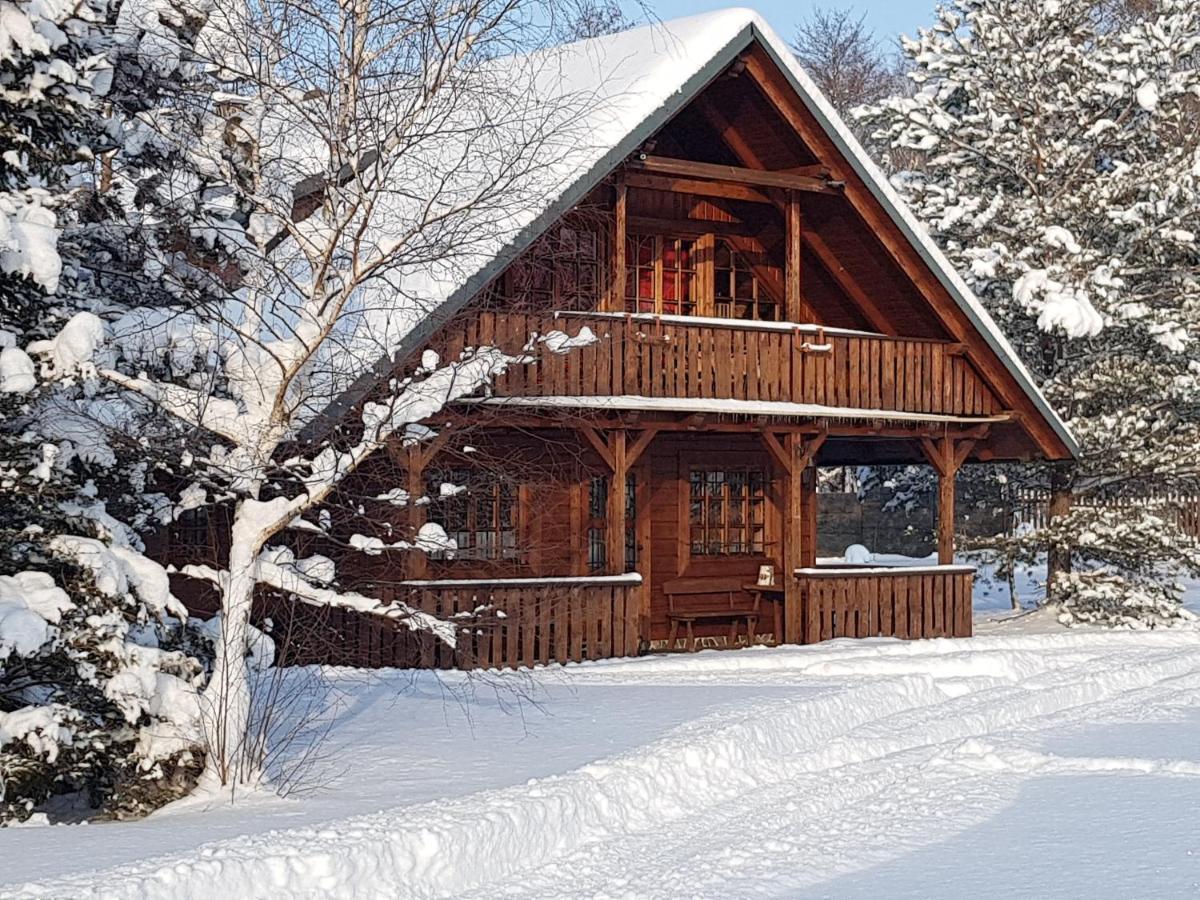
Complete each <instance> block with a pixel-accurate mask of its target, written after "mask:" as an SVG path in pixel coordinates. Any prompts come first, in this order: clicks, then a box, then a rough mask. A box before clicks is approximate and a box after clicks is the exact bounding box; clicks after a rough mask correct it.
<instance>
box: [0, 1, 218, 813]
mask: <svg viewBox="0 0 1200 900" xmlns="http://www.w3.org/2000/svg"><path fill="white" fill-rule="evenodd" d="M109 12H110V10H109V6H108V4H107V3H105V2H87V0H85V2H74V3H60V2H54V0H31V2H22V0H17V2H10V0H4V2H0V85H2V86H3V90H0V822H4V821H7V820H9V819H12V818H17V819H21V818H25V817H26V816H28V815H29V814H30V813H31V811H32V810H33V809H34V807H36V806H37V805H38V804H40V803H42V802H43V801H45V800H47V799H49V798H50V797H51V796H52V795H55V794H61V793H70V792H80V793H83V794H85V795H86V797H85V799H87V800H88V801H90V802H91V803H92V804H93V805H95V806H103V807H105V808H106V809H107V810H108V811H109V812H110V813H113V814H119V813H120V812H126V813H134V812H137V811H141V810H144V809H145V808H146V807H147V805H149V806H153V805H154V804H155V803H157V802H161V801H162V800H164V799H168V798H169V796H170V795H171V791H170V790H167V791H165V792H164V791H163V790H162V788H163V785H164V783H165V782H168V781H173V782H174V783H175V784H176V787H177V790H178V789H186V786H187V778H186V777H184V778H182V779H181V778H179V775H180V774H181V773H186V771H187V770H188V769H189V768H195V767H198V763H199V757H198V756H196V755H194V752H193V751H198V750H199V749H200V746H201V742H200V731H199V724H200V722H199V706H198V697H199V693H198V687H199V683H200V680H201V679H202V665H201V663H200V661H199V660H197V659H196V658H195V657H194V656H193V655H191V654H190V653H188V652H185V651H184V650H182V649H180V648H179V647H173V645H177V644H181V643H182V641H183V640H184V632H185V630H186V628H187V626H186V618H187V617H186V612H185V611H184V609H183V607H182V605H181V604H180V603H179V602H178V601H177V600H176V599H175V598H174V597H172V596H171V594H170V591H169V588H168V579H167V574H166V572H165V571H164V570H163V569H162V568H161V567H159V566H157V565H155V564H154V563H152V562H151V561H150V560H148V559H146V558H145V557H144V556H143V555H142V554H141V552H140V550H141V544H140V541H139V539H138V538H137V536H136V534H135V533H134V532H133V530H132V529H130V528H128V527H127V526H126V525H124V524H123V523H122V522H120V521H118V520H117V519H116V518H114V517H113V515H112V514H111V511H110V509H109V506H108V502H107V501H108V500H112V499H117V498H123V499H124V500H128V501H129V502H128V503H125V504H124V505H125V506H126V508H127V510H128V511H129V512H131V513H134V514H137V512H138V510H137V508H138V507H139V506H141V507H142V509H141V512H142V513H143V514H145V513H146V512H148V511H149V510H148V509H147V507H146V506H145V504H144V503H142V502H141V500H143V499H145V498H135V497H133V496H131V495H133V494H136V493H140V492H139V491H138V488H137V486H138V485H139V483H140V482H141V481H142V480H144V477H145V473H146V466H145V463H144V462H142V461H140V460H137V459H136V458H134V456H132V455H129V454H125V455H123V456H122V458H118V453H117V451H116V450H114V448H113V446H112V445H110V444H109V443H107V441H106V440H105V439H104V437H103V435H102V434H100V433H99V432H98V430H97V429H96V428H95V426H94V424H93V423H92V422H91V421H90V416H91V415H93V414H99V415H103V416H106V417H107V418H108V419H110V420H113V419H119V418H120V417H121V416H122V415H124V414H126V413H128V412H129V410H128V408H127V407H125V406H123V405H122V404H120V403H116V404H112V405H108V406H103V407H102V406H98V405H96V404H95V401H94V399H93V398H91V397H89V396H88V395H87V393H86V392H85V391H84V390H83V388H82V386H81V385H80V384H79V383H77V382H75V381H73V380H71V379H69V378H68V379H63V380H61V381H56V382H53V383H50V382H47V381H45V380H42V379H39V377H38V372H37V367H36V365H35V363H34V360H33V358H31V356H30V351H32V352H34V353H35V355H36V353H37V351H38V349H39V348H41V349H43V350H45V351H46V352H47V354H48V356H49V357H50V358H51V359H52V360H53V363H52V364H53V365H56V366H58V367H59V368H60V369H62V370H63V372H64V374H71V375H73V374H74V372H73V371H72V372H70V373H67V372H66V370H67V369H68V368H71V363H70V360H71V358H72V354H74V353H76V352H78V351H80V350H81V349H85V348H86V346H87V344H88V334H89V327H88V326H89V324H90V320H89V319H87V318H82V319H77V318H75V315H76V313H77V311H78V310H77V308H76V306H75V303H74V300H75V299H76V298H74V297H73V296H72V292H71V291H70V290H69V289H66V288H65V284H66V283H67V282H69V281H70V280H71V273H72V272H73V270H74V268H75V266H76V265H77V264H78V259H77V258H75V257H73V256H72V255H71V254H70V253H67V254H65V258H64V253H63V252H62V248H60V246H59V242H60V236H61V234H62V232H63V231H64V230H65V229H68V228H70V227H72V224H73V223H74V222H75V206H76V199H77V198H76V191H75V187H76V185H75V184H74V183H73V181H72V179H73V178H74V176H75V175H77V174H78V173H79V172H80V171H81V169H83V168H85V167H86V166H87V165H89V164H90V162H91V161H92V159H93V155H94V151H93V148H94V147H95V146H96V145H97V143H99V142H102V141H103V140H104V135H103V132H104V123H103V118H102V110H101V103H102V101H103V97H104V94H105V92H106V90H107V88H108V85H109V83H110V81H111V74H112V72H111V65H110V60H109V57H108V53H107V49H108V46H109V35H108V34H107V33H106V28H105V25H106V20H107V19H108V16H109ZM114 486H121V487H120V488H119V490H109V489H111V488H113V487H114ZM118 505H121V501H120V500H118ZM151 792H153V793H154V796H151Z"/></svg>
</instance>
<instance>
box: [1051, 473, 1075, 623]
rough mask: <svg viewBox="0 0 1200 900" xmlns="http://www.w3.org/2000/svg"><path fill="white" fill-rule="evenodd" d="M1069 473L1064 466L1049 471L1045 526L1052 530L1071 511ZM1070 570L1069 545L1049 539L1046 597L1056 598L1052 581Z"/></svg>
mask: <svg viewBox="0 0 1200 900" xmlns="http://www.w3.org/2000/svg"><path fill="white" fill-rule="evenodd" d="M1071 475H1072V472H1071V470H1070V469H1068V468H1067V467H1065V466H1055V467H1054V468H1053V469H1052V470H1051V472H1050V510H1049V521H1048V522H1047V526H1048V527H1049V528H1050V529H1051V530H1052V531H1053V529H1054V528H1055V526H1056V525H1058V524H1059V523H1060V522H1061V521H1062V519H1064V518H1065V517H1066V516H1067V515H1069V514H1070V512H1071V500H1072V495H1071ZM1070 571H1071V547H1070V545H1068V544H1060V543H1058V542H1055V541H1051V543H1050V546H1049V548H1048V549H1047V552H1046V599H1047V600H1050V601H1053V600H1055V599H1057V598H1056V596H1055V594H1056V592H1055V589H1054V582H1055V580H1056V578H1057V577H1058V576H1059V575H1066V574H1067V573H1069V572H1070Z"/></svg>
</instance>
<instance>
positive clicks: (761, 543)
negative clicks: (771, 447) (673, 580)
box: [682, 462, 772, 560]
mask: <svg viewBox="0 0 1200 900" xmlns="http://www.w3.org/2000/svg"><path fill="white" fill-rule="evenodd" d="M685 471H686V473H687V478H686V479H685V482H684V484H685V491H684V494H685V496H684V497H683V504H682V506H683V510H684V512H685V519H684V522H686V526H685V527H686V528H687V532H686V541H687V549H688V556H689V558H691V559H693V560H714V559H729V558H761V557H766V556H768V555H769V554H770V550H771V544H772V534H771V528H770V523H771V520H772V515H771V507H772V483H771V470H770V469H769V467H767V466H765V465H761V464H758V463H725V462H717V463H704V464H697V463H692V464H690V465H688V466H687V467H686V469H685ZM731 475H733V476H741V477H742V478H744V480H745V481H744V488H743V496H741V497H738V498H735V497H733V496H732V494H731V489H732V484H733V483H734V482H735V481H736V479H731V478H730V476H731ZM697 476H699V477H700V482H701V484H705V485H707V484H713V483H719V484H720V485H721V486H722V487H721V497H720V498H719V500H718V501H717V502H719V503H720V504H721V523H720V525H719V526H717V529H716V531H717V532H719V533H720V538H719V541H718V543H717V544H715V545H714V544H712V543H711V540H710V533H716V532H714V531H712V530H711V526H710V525H709V524H708V515H707V514H708V512H709V510H710V509H711V503H712V502H713V501H712V500H711V499H710V498H709V497H708V496H707V494H706V493H704V492H701V493H700V494H699V495H697V493H696V490H695V488H696V481H697ZM718 476H719V477H718ZM755 485H756V486H757V487H755ZM735 502H736V503H739V504H740V505H741V507H742V508H741V511H740V518H741V521H740V523H739V522H735V521H734V517H733V516H732V515H731V510H732V508H733V507H732V504H733V503H735ZM697 503H699V504H701V521H700V523H699V524H697V522H696V520H695V508H696V505H697ZM755 510H757V515H756V514H755V512H754V511H755ZM697 527H699V528H700V529H701V536H700V540H699V542H697V540H696V532H695V529H696V528H697ZM734 529H740V530H741V532H742V538H741V541H740V543H739V542H737V541H735V540H734V539H733V538H732V534H733V532H734ZM755 531H757V533H758V537H757V539H755V537H754V534H755ZM714 547H715V549H713V548H714ZM733 547H741V548H742V549H736V550H735V549H732V548H733Z"/></svg>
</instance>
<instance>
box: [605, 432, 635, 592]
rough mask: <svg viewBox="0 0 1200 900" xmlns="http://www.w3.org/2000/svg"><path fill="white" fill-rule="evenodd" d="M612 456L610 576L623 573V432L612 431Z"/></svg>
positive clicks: (607, 545) (607, 540)
mask: <svg viewBox="0 0 1200 900" xmlns="http://www.w3.org/2000/svg"><path fill="white" fill-rule="evenodd" d="M608 446H609V452H610V453H611V454H612V477H611V478H610V480H609V485H608V516H607V518H608V533H607V534H606V535H605V557H606V559H607V561H608V573H609V574H610V575H622V574H624V572H625V507H626V498H625V482H626V476H627V475H628V473H629V463H628V460H627V459H626V454H625V432H624V431H614V432H613V433H612V437H611V438H610V439H609V442H608Z"/></svg>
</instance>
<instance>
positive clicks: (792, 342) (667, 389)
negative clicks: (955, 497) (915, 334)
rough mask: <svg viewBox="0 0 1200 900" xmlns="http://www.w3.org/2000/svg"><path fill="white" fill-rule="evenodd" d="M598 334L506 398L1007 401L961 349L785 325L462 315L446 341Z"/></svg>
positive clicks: (853, 404)
mask: <svg viewBox="0 0 1200 900" xmlns="http://www.w3.org/2000/svg"><path fill="white" fill-rule="evenodd" d="M585 326H586V327H587V328H589V329H590V330H591V331H592V333H593V334H594V335H595V336H596V338H597V340H596V342H595V343H592V344H591V345H589V346H584V347H579V348H576V349H572V350H571V351H570V352H565V353H554V352H552V351H551V350H550V349H549V348H548V347H547V346H546V345H545V344H544V343H534V344H533V345H532V352H533V354H534V355H535V356H536V359H537V361H536V362H535V363H534V364H532V365H526V366H514V367H512V368H511V369H510V370H509V371H508V372H507V373H505V374H504V375H503V376H501V377H500V378H499V379H498V380H497V383H496V385H495V386H494V394H495V396H497V397H552V396H584V397H597V396H622V395H637V396H643V397H688V398H705V399H735V400H766V401H783V402H791V403H807V404H819V405H822V406H830V407H844V408H853V409H860V410H873V409H877V410H886V411H896V412H906V413H932V414H945V415H958V416H987V415H993V414H996V413H997V412H998V411H999V408H998V404H997V403H996V400H995V398H994V397H993V396H992V394H991V393H990V392H989V391H988V389H987V388H986V386H985V385H984V384H983V382H982V381H981V380H980V378H979V376H978V375H977V374H976V372H975V370H974V369H973V368H972V366H971V364H970V362H969V361H968V360H967V359H966V357H965V356H964V355H963V353H962V348H961V345H958V344H954V343H950V342H946V341H935V340H924V339H914V338H896V337H888V336H885V335H876V334H870V333H865V332H850V331H843V330H835V329H822V328H818V327H816V326H812V325H794V324H788V323H780V322H742V321H738V320H718V319H691V320H689V318H688V317H684V316H644V315H636V316H625V315H623V314H611V313H560V314H554V313H547V314H532V313H508V312H500V313H496V312H483V313H478V314H476V315H473V316H464V317H460V318H458V319H455V320H454V321H453V322H452V323H451V324H450V325H449V326H448V327H447V330H446V331H445V332H444V333H443V334H442V335H441V336H440V338H439V340H438V341H437V342H436V343H435V347H436V348H437V349H439V350H440V351H441V352H442V354H443V356H447V355H448V356H449V358H455V357H456V356H457V355H458V353H459V352H461V351H462V349H463V348H464V347H477V346H481V345H498V346H500V347H502V348H504V349H506V350H510V351H516V350H518V349H520V348H521V347H524V346H526V344H527V343H528V342H529V340H530V336H531V335H535V334H536V335H542V336H544V335H546V334H548V333H549V332H551V331H555V330H558V331H562V332H564V333H566V334H567V335H569V336H575V335H576V334H578V332H579V331H580V329H581V328H583V327H585Z"/></svg>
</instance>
